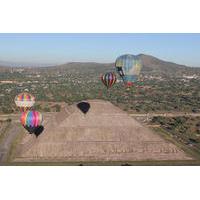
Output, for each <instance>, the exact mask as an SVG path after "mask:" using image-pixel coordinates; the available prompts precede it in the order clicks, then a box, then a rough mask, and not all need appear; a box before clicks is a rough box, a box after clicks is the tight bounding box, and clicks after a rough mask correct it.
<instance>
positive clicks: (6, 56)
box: [0, 33, 200, 67]
mask: <svg viewBox="0 0 200 200" xmlns="http://www.w3.org/2000/svg"><path fill="white" fill-rule="evenodd" d="M125 53H130V54H139V53H143V54H150V55H153V56H155V57H158V58H160V59H164V60H167V61H172V62H176V63H179V64H185V65H190V66H199V67H200V34H163V33H157V34H149V33H147V34H140V33H133V34H115V33H111V34H95V33H94V34H0V61H8V62H19V63H20V62H21V63H33V64H60V63H66V62H71V61H84V62H88V61H94V62H103V63H106V62H114V61H115V59H116V57H118V56H119V55H121V54H125Z"/></svg>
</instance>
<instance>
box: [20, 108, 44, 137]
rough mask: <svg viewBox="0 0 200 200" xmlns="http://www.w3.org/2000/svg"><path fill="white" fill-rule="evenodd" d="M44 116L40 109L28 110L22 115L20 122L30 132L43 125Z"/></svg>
mask: <svg viewBox="0 0 200 200" xmlns="http://www.w3.org/2000/svg"><path fill="white" fill-rule="evenodd" d="M42 121H43V117H42V114H41V113H40V112H38V111H33V110H32V111H26V112H23V113H22V115H21V117H20V122H21V124H22V125H23V126H24V128H26V129H27V130H28V131H29V132H30V133H34V131H35V130H36V129H37V128H38V127H39V126H41V125H42Z"/></svg>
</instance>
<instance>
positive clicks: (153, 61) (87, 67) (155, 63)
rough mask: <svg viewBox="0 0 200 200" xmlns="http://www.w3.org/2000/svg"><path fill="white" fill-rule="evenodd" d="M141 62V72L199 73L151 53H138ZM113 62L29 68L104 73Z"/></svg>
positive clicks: (192, 68)
mask: <svg viewBox="0 0 200 200" xmlns="http://www.w3.org/2000/svg"><path fill="white" fill-rule="evenodd" d="M138 56H139V57H140V58H141V60H142V63H143V68H142V73H162V74H171V75H174V74H177V75H180V74H183V73H187V74H188V73H189V74H193V73H200V69H199V68H194V67H189V66H185V65H180V64H176V63H173V62H168V61H164V60H161V59H159V58H156V57H153V56H151V55H145V54H139V55H138ZM114 65H115V64H114V63H95V62H70V63H65V64H62V65H57V66H49V67H37V68H31V70H33V71H40V72H47V71H48V72H49V73H51V72H54V73H55V72H63V71H68V72H70V73H74V72H77V71H78V72H80V73H105V72H108V71H113V70H115V67H114Z"/></svg>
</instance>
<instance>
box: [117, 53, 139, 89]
mask: <svg viewBox="0 0 200 200" xmlns="http://www.w3.org/2000/svg"><path fill="white" fill-rule="evenodd" d="M115 67H116V70H117V73H118V74H119V75H120V77H121V78H122V79H123V81H124V83H125V85H126V86H131V85H133V83H134V82H135V81H137V79H138V76H139V74H140V71H141V69H142V62H141V60H140V58H139V56H134V55H131V54H125V55H122V56H120V57H118V58H117V59H116V62H115Z"/></svg>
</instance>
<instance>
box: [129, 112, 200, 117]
mask: <svg viewBox="0 0 200 200" xmlns="http://www.w3.org/2000/svg"><path fill="white" fill-rule="evenodd" d="M129 115H130V116H131V117H181V116H188V117H189V116H192V117H200V113H145V114H137V113H132V114H129Z"/></svg>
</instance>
